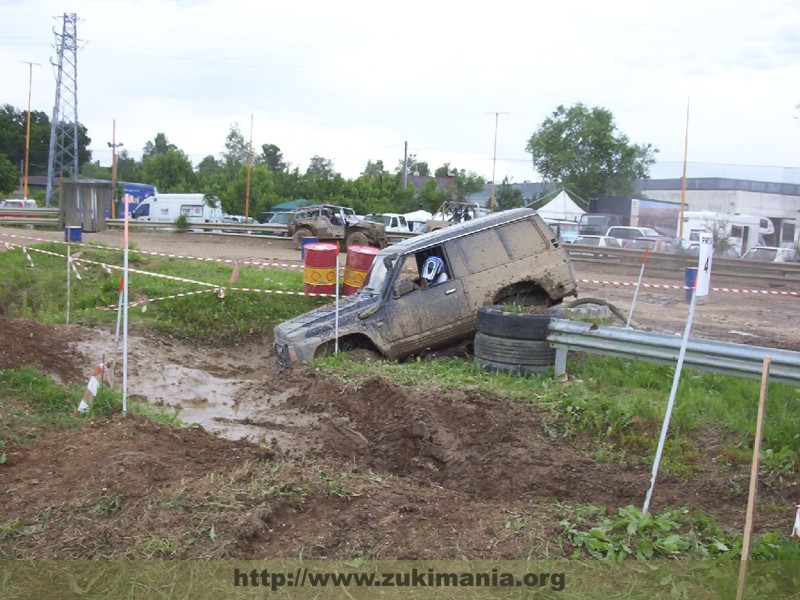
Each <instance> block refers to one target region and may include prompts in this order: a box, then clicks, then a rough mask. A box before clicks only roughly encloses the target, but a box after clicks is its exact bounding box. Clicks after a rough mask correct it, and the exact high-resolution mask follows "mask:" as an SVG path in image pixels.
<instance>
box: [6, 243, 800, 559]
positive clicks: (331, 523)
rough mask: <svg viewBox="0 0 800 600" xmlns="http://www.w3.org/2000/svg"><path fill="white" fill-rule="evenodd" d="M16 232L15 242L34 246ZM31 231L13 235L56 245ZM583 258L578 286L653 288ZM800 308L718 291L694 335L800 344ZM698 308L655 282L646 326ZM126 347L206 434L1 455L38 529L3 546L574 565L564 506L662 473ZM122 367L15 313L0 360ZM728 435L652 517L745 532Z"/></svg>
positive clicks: (140, 377)
mask: <svg viewBox="0 0 800 600" xmlns="http://www.w3.org/2000/svg"><path fill="white" fill-rule="evenodd" d="M8 231H9V230H5V231H2V230H0V243H2V242H3V241H11V242H12V243H20V240H19V238H13V239H12V238H9V237H7V236H6V237H4V235H3V234H4V233H5V234H8ZM20 231H21V230H15V231H13V233H12V234H11V235H14V236H19V235H28V236H33V235H34V234H35V235H36V237H45V235H44V234H42V233H40V232H23V233H20ZM49 235H50V236H51V237H49V238H48V239H57V234H54V233H53V234H49ZM133 237H134V242H135V244H136V247H137V248H139V249H141V250H148V251H161V252H171V253H176V254H187V255H193V256H215V257H222V258H231V259H238V260H245V259H254V260H269V259H276V260H289V259H295V260H296V259H297V258H299V257H298V256H297V255H298V252H297V251H296V250H294V249H292V248H291V247H290V246H289V245H288V243H286V242H284V241H280V240H252V239H244V238H240V237H225V238H210V236H200V235H191V234H185V235H182V236H178V235H175V234H141V233H134V234H133ZM115 240H116V242H117V243H118V242H119V240H120V234H118V233H112V232H108V233H104V234H85V235H84V241H86V242H87V243H92V242H93V241H96V242H97V243H105V244H109V243H115ZM30 243H32V241H28V242H26V244H30ZM576 266H577V270H578V276H579V277H582V278H591V279H616V280H620V279H622V278H623V277H625V275H628V276H629V277H627V279H626V280H631V281H635V277H636V276H638V272H637V273H635V274H626V273H620V272H614V268H613V267H606V268H605V269H606V270H605V272H602V273H601V272H599V270H598V268H597V265H596V264H594V263H578V264H577V265H576ZM631 278H632V279H631ZM676 279H678V278H676ZM645 280H646V281H647V278H646V279H645ZM653 282H655V280H653ZM660 282H662V283H666V281H663V280H661V281H660ZM669 283H679V281H670V282H669ZM712 284H713V282H712ZM581 295H583V296H585V295H591V296H594V297H598V296H599V297H604V298H607V299H609V300H611V301H613V302H615V303H617V304H618V305H620V306H621V307H625V308H627V305H628V304H629V302H630V298H631V296H632V290H630V289H625V288H611V287H592V288H588V287H586V286H584V287H583V288H582V290H581ZM798 301H800V300H798V298H796V297H786V296H785V297H758V296H743V295H736V296H734V295H732V294H729V295H724V294H718V295H714V296H712V297H711V298H709V300H708V301H707V303H706V304H705V305H703V306H701V307H698V314H697V316H696V318H695V324H696V325H695V328H694V331H695V332H697V333H699V334H702V335H705V336H706V337H712V338H716V339H728V340H733V341H740V342H745V343H757V344H759V345H766V346H777V347H785V348H793V349H798V346H797V345H798V341H799V340H800V335H798V333H800V331H799V329H800V328H799V327H798V320H797V319H798V316H797V310H796V307H797V302H798ZM686 310H687V306H686V304H685V302H684V299H683V292H682V291H671V290H653V291H652V292H651V291H648V290H645V291H643V292H642V293H640V296H639V300H638V305H637V308H636V320H637V322H638V323H640V324H642V325H643V326H646V327H651V328H653V329H659V330H665V331H674V332H676V333H680V332H681V331H682V330H683V320H684V319H685V316H686ZM130 347H131V348H135V349H136V352H135V353H131V355H130V357H129V365H128V368H129V373H128V390H129V393H130V394H131V401H132V402H134V401H147V402H151V403H154V404H158V405H161V406H164V407H167V408H170V409H176V410H178V411H179V415H180V417H181V418H182V419H183V420H184V421H185V422H187V423H197V424H199V426H196V427H190V428H184V429H174V428H170V427H168V426H165V425H158V424H155V423H153V422H151V421H148V420H144V419H141V418H138V417H131V416H129V417H126V418H123V417H121V416H115V417H110V418H107V419H102V420H98V421H96V422H93V423H92V424H91V425H90V426H89V427H87V428H85V429H83V430H81V431H78V432H70V433H59V434H54V435H48V436H45V437H40V438H37V439H36V440H35V441H33V442H31V443H29V444H26V445H23V446H17V447H7V448H5V451H6V456H7V462H6V464H4V465H2V466H0V494H1V495H0V514H2V515H3V517H2V523H0V525H4V526H6V527H7V526H8V524H9V523H14V522H16V523H19V528H23V529H20V531H25V532H26V533H25V534H24V535H22V534H20V535H13V536H11V535H6V536H4V537H0V554H2V555H9V554H10V555H13V556H17V557H32V558H79V557H81V558H85V557H92V558H108V557H125V556H134V557H137V558H142V557H148V556H152V557H155V558H160V557H181V558H201V557H215V558H266V557H269V558H277V557H287V558H297V557H306V558H353V557H357V556H373V557H377V558H383V559H392V558H513V559H515V558H526V557H528V556H534V557H542V558H544V557H551V558H559V557H563V556H564V555H565V553H568V552H569V548H568V547H566V548H565V547H563V546H562V545H561V544H560V542H559V535H558V534H559V527H558V526H557V525H556V523H557V520H558V518H559V516H560V514H561V513H562V510H561V508H560V507H561V506H562V503H572V504H577V503H592V504H596V505H603V506H607V507H608V508H609V509H610V510H614V509H615V508H617V507H619V506H624V505H628V504H634V505H637V506H640V505H641V502H642V501H643V499H644V494H645V492H646V490H647V487H648V484H649V465H646V464H641V463H635V462H625V463H618V462H613V461H611V462H596V461H595V460H593V459H592V458H591V454H592V452H593V451H594V450H596V446H597V443H596V442H594V441H592V440H589V439H582V438H575V437H573V438H568V439H567V438H563V437H561V436H559V435H557V434H556V433H554V432H556V431H557V430H558V423H557V421H558V416H557V415H553V414H552V413H550V412H548V411H546V410H545V409H543V408H541V407H538V406H537V405H535V404H516V403H510V402H508V401H505V400H503V399H500V398H496V397H492V396H489V395H486V394H479V393H478V392H477V391H475V390H474V389H470V388H469V387H465V388H462V389H456V390H431V389H429V388H427V387H425V386H423V385H419V386H417V385H396V384H393V383H391V382H388V381H386V380H383V379H379V378H376V379H373V380H371V381H369V382H367V383H365V384H363V385H361V386H358V387H355V386H353V385H352V384H345V383H343V382H341V381H340V380H338V379H336V378H335V377H332V376H330V375H326V374H322V373H319V372H316V371H314V370H313V369H310V368H307V367H300V368H296V369H294V370H292V371H290V372H288V373H287V372H284V373H278V372H277V371H276V370H275V368H274V360H273V358H274V357H273V356H272V354H271V350H270V346H269V340H266V339H265V340H258V341H255V342H252V343H250V344H245V345H239V346H233V347H223V348H198V347H195V346H188V345H185V344H182V343H180V342H178V341H176V340H173V339H165V338H160V337H157V336H154V335H153V334H150V333H148V332H146V331H141V330H137V329H134V330H133V331H132V332H131V338H130ZM113 356H115V347H114V342H113V332H112V331H109V330H103V329H86V328H79V327H74V326H71V327H66V326H43V325H39V324H36V323H30V322H26V321H20V320H10V319H3V318H0V368H9V367H18V366H21V365H23V364H36V365H37V366H38V367H39V368H40V369H41V370H42V371H43V372H44V373H47V374H49V375H52V376H53V378H54V379H56V380H57V381H62V382H79V383H80V382H85V381H86V380H87V378H88V376H89V375H90V374H91V371H92V369H93V367H94V365H95V364H97V363H98V362H101V361H106V362H110V360H109V357H113ZM115 373H118V371H115ZM115 376H116V377H117V381H116V384H117V385H118V384H119V375H118V374H116V375H115ZM572 384H580V383H576V382H573V383H572ZM1 417H2V416H1V415H0V418H1ZM712 433H713V432H712ZM718 438H719V436H714V435H709V436H707V438H706V439H704V440H698V443H699V445H700V447H701V449H702V450H703V452H704V458H703V459H702V461H701V462H702V464H701V474H700V475H699V476H698V477H697V478H693V479H692V480H690V481H686V482H685V481H681V480H678V479H675V478H670V477H662V478H660V479H659V484H658V486H657V489H656V494H655V497H654V500H653V504H652V507H653V510H655V511H658V510H660V509H662V508H664V507H667V506H672V507H676V506H681V505H683V504H688V505H690V506H692V507H695V508H698V509H701V510H703V511H705V512H706V513H707V514H710V515H712V516H714V517H715V518H717V519H718V520H719V521H720V523H722V524H723V525H724V526H725V527H728V528H732V529H737V530H741V528H742V525H743V523H744V510H745V508H746V503H747V475H748V472H749V467H748V466H747V465H739V466H727V465H725V464H723V463H724V461H722V460H721V454H720V453H721V451H722V450H721V448H722V446H723V444H722V441H721V440H719V439H718ZM699 481H702V485H699V484H698V482H699ZM797 495H798V489H797V482H793V481H782V480H769V481H766V482H764V483H762V489H761V490H760V496H759V500H760V505H762V506H764V507H772V508H770V509H769V510H767V509H765V510H764V511H762V512H761V513H760V514H759V516H758V519H757V522H756V524H757V529H758V530H760V531H765V530H770V529H773V528H776V527H777V528H785V527H786V526H787V523H788V521H787V520H786V519H787V516H786V515H785V514H782V513H781V512H780V511H776V510H775V509H774V507H776V506H789V507H790V506H791V504H792V502H794V501H795V500H796V499H797ZM24 528H27V529H24Z"/></svg>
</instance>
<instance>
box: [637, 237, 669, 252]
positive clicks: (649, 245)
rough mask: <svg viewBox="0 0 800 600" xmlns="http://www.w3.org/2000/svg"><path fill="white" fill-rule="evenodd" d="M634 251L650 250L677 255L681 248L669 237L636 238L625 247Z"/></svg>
mask: <svg viewBox="0 0 800 600" xmlns="http://www.w3.org/2000/svg"><path fill="white" fill-rule="evenodd" d="M625 247H626V248H631V249H634V250H650V251H651V252H666V253H669V254H677V253H678V252H680V251H681V250H680V247H679V246H678V244H676V243H675V241H674V240H672V239H671V238H668V237H657V238H656V237H639V238H634V239H632V240H631V241H629V242H628V244H627V245H626V246H625Z"/></svg>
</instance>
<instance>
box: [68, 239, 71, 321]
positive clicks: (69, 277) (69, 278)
mask: <svg viewBox="0 0 800 600" xmlns="http://www.w3.org/2000/svg"><path fill="white" fill-rule="evenodd" d="M69 238H70V230H69V227H67V325H69V305H70V301H69V300H70V297H71V295H72V294H71V293H70V285H69V284H70V280H71V279H72V277H71V276H70V272H69V263H70V260H71V258H70V243H69Z"/></svg>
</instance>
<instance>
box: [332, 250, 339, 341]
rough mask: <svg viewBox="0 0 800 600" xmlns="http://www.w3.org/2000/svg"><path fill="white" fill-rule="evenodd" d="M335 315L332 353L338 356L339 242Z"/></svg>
mask: <svg viewBox="0 0 800 600" xmlns="http://www.w3.org/2000/svg"><path fill="white" fill-rule="evenodd" d="M335 310H336V314H335V317H334V320H335V321H336V322H335V324H334V332H333V335H334V336H335V337H334V340H335V341H334V342H333V344H334V348H333V351H334V353H336V354H339V242H336V309H335Z"/></svg>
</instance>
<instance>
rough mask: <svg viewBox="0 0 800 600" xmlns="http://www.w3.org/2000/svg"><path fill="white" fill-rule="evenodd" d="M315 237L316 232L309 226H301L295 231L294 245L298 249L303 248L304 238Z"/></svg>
mask: <svg viewBox="0 0 800 600" xmlns="http://www.w3.org/2000/svg"><path fill="white" fill-rule="evenodd" d="M310 237H314V232H313V231H311V229H309V228H308V227H300V228H298V229H297V231H295V232H294V247H295V248H297V249H298V250H302V248H303V238H310Z"/></svg>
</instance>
